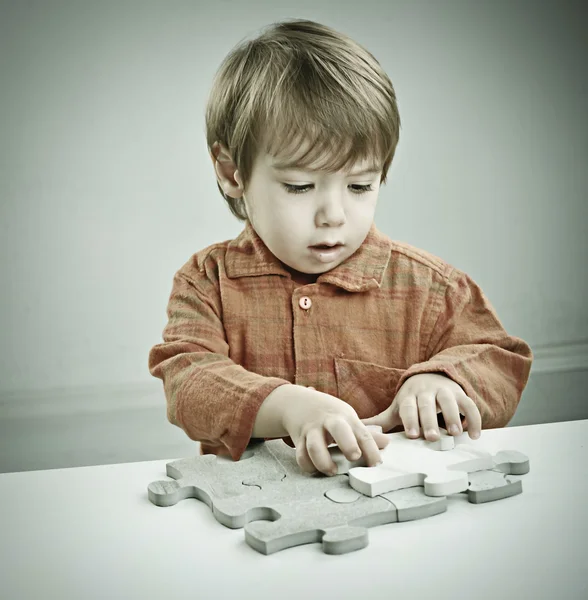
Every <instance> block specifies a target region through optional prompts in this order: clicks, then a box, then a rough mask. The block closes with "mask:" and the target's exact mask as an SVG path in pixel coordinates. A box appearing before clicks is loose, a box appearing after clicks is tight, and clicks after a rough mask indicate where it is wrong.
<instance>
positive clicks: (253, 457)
mask: <svg viewBox="0 0 588 600" xmlns="http://www.w3.org/2000/svg"><path fill="white" fill-rule="evenodd" d="M278 441H280V442H281V440H278ZM281 443H283V442H281ZM284 445H285V444H284ZM166 472H167V475H168V477H171V478H172V479H173V481H169V480H162V481H154V482H152V483H150V484H149V486H148V488H147V492H148V496H149V500H150V501H151V502H152V503H153V504H155V505H157V506H173V505H174V504H177V503H178V502H179V501H180V500H184V499H185V498H197V499H198V500H201V501H202V502H205V503H206V504H207V505H208V506H209V507H210V508H213V504H214V502H215V501H217V500H221V499H223V498H230V497H233V496H240V495H243V494H245V495H248V494H253V493H255V492H256V491H259V490H258V488H254V487H247V486H244V485H243V484H242V481H243V480H248V479H251V480H255V481H257V482H268V481H281V480H282V479H283V478H284V477H285V475H286V471H285V469H284V467H283V466H282V465H281V463H280V462H279V461H278V460H277V459H276V458H275V456H274V454H273V453H272V452H271V449H270V448H268V447H267V445H266V444H256V445H254V446H252V447H251V448H250V449H248V450H247V451H246V453H245V454H244V457H243V458H242V459H241V460H239V461H233V460H231V459H229V458H225V457H219V456H215V455H211V454H207V455H204V456H193V457H190V458H185V459H181V460H176V461H174V462H170V463H168V464H167V465H166Z"/></svg>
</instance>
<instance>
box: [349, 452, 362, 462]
mask: <svg viewBox="0 0 588 600" xmlns="http://www.w3.org/2000/svg"><path fill="white" fill-rule="evenodd" d="M360 456H361V452H360V451H359V450H356V451H355V452H352V453H351V460H357V459H358V458H359V457H360Z"/></svg>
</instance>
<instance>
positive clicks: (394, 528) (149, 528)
mask: <svg viewBox="0 0 588 600" xmlns="http://www.w3.org/2000/svg"><path fill="white" fill-rule="evenodd" d="M587 438H588V420H585V421H574V422H567V423H556V424H548V425H533V426H526V427H512V428H506V429H500V430H490V431H485V432H484V433H483V435H482V438H481V439H480V440H479V441H478V442H477V443H478V444H480V446H483V447H485V448H487V449H488V450H491V451H495V450H498V449H508V448H510V449H515V450H519V451H521V452H524V453H526V454H528V456H529V457H530V460H531V472H530V473H529V474H527V475H525V476H523V477H522V479H523V493H522V494H521V495H519V496H515V497H513V498H508V499H506V500H501V501H497V502H493V503H487V504H481V505H475V504H469V503H468V502H467V499H466V498H465V496H464V495H463V494H459V495H457V496H452V497H451V498H450V499H449V507H448V510H447V512H446V513H444V514H441V515H437V516H434V517H431V518H429V519H424V520H421V521H413V522H408V523H392V524H389V525H384V526H380V527H375V528H371V529H370V530H369V535H370V544H369V546H368V547H367V548H365V549H363V550H359V551H357V552H353V553H350V554H346V555H341V556H330V555H326V554H324V553H323V552H322V550H321V547H320V544H311V545H306V546H300V547H296V548H291V549H287V550H284V551H282V552H278V553H276V554H273V555H270V556H264V555H262V554H258V553H257V552H256V551H255V550H253V549H252V548H250V547H249V546H248V545H247V544H246V543H245V541H244V535H243V530H240V529H237V530H232V529H227V528H225V527H223V526H222V525H220V524H219V523H218V522H217V521H216V520H215V519H214V517H213V516H212V514H211V512H210V510H209V509H208V508H207V507H206V506H205V505H204V504H203V503H201V502H199V501H198V500H194V499H189V500H185V501H183V502H180V503H179V504H178V505H176V506H173V507H169V508H161V507H157V506H154V505H153V504H151V503H150V502H149V500H148V498H147V485H148V484H149V483H150V482H151V481H155V480H157V479H165V464H166V462H168V461H167V460H166V461H154V462H142V463H131V464H121V465H104V466H98V467H83V468H74V469H57V470H49V471H33V472H24V473H7V474H3V475H0V597H1V598H2V599H6V600H21V599H23V600H24V599H26V600H28V599H31V598H46V599H54V598H55V599H59V600H69V599H70V598H71V599H76V600H77V599H80V600H86V599H101V600H103V599H109V600H110V599H118V598H124V599H135V598H137V599H139V598H140V599H141V600H150V599H151V598H153V599H159V598H161V599H165V600H175V599H179V598H182V599H183V598H190V599H202V600H209V599H210V600H212V599H224V598H227V599H231V600H237V599H239V600H240V599H250V598H251V599H256V600H260V599H265V598H268V599H269V598H276V599H279V600H282V599H290V598H292V599H296V600H303V599H304V600H308V599H314V598H317V599H318V598H320V599H325V600H327V599H329V600H330V599H332V598H336V599H337V600H344V599H345V600H347V599H354V600H363V599H364V598H369V599H371V598H378V599H379V598H382V599H383V600H384V599H387V598H395V599H404V598H418V599H424V598H431V599H434V600H439V599H444V598H448V599H451V600H456V599H460V598H464V599H465V598H468V599H472V600H477V599H485V598H491V599H492V600H499V599H510V598H524V599H527V598H533V599H538V598H546V599H547V598H548V599H550V600H551V599H554V598H555V599H557V600H564V599H568V598H570V599H572V598H573V599H576V598H588V517H587V515H586V511H587V510H588V508H587V507H586V502H587V499H588V494H587V492H588V485H587V480H588V477H587V472H588V471H587V469H586V466H587V465H588V446H587Z"/></svg>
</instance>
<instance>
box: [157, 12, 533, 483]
mask: <svg viewBox="0 0 588 600" xmlns="http://www.w3.org/2000/svg"><path fill="white" fill-rule="evenodd" d="M206 126H207V141H208V148H209V152H210V156H211V159H212V163H213V165H214V168H215V172H216V177H217V185H218V188H219V190H220V192H221V194H222V195H223V197H224V198H225V200H226V201H227V203H228V205H229V207H230V209H231V211H232V213H233V214H234V215H235V216H236V217H237V218H239V219H241V220H243V221H244V222H245V227H244V230H243V232H242V233H241V234H240V235H239V236H238V237H237V238H236V239H234V240H229V241H225V242H221V243H217V244H214V245H212V246H209V247H208V248H205V249H204V250H201V251H200V252H197V253H196V254H194V256H192V258H191V259H190V260H189V261H188V262H187V263H186V264H185V265H184V266H183V267H182V268H181V269H180V270H179V271H178V272H177V273H176V275H175V277H174V281H173V288H172V291H171V296H170V300H169V305H168V317H169V321H168V323H167V325H166V327H165V330H164V332H163V340H164V341H163V343H161V344H158V345H156V346H154V347H153V348H152V350H151V352H150V355H149V369H150V372H151V374H152V375H154V376H155V377H159V378H161V379H162V380H163V382H164V389H165V394H166V398H167V406H168V413H167V414H168V418H169V420H170V422H171V423H173V424H175V425H178V426H179V427H181V428H182V429H183V430H184V431H185V432H186V434H187V435H188V436H189V437H190V438H191V439H193V440H198V441H200V442H202V452H203V453H216V454H219V453H223V454H229V455H230V456H231V457H232V458H233V459H234V460H238V459H239V458H240V456H241V455H242V453H243V451H244V450H245V448H246V447H247V445H248V444H249V442H250V441H251V439H252V438H262V439H268V438H279V437H282V438H285V439H286V440H287V441H291V442H292V443H293V445H294V446H295V447H296V455H297V460H298V464H299V465H300V467H301V468H302V469H304V470H306V471H316V470H318V471H320V472H323V473H327V474H332V473H334V469H335V465H334V464H333V462H332V460H331V458H330V454H329V452H328V450H327V445H328V444H330V443H333V442H334V443H336V444H338V445H339V446H340V448H341V450H342V451H343V453H344V454H345V456H346V457H347V458H348V459H349V460H355V459H357V458H359V457H360V456H361V455H364V458H365V460H366V462H367V464H368V465H375V464H377V463H378V462H379V461H380V449H381V448H383V447H384V446H385V444H386V438H385V436H384V435H383V434H378V433H374V432H373V431H372V430H370V429H368V427H367V425H369V424H374V425H380V426H382V428H383V431H384V432H388V431H396V430H403V429H404V430H405V431H406V435H408V436H409V437H411V438H418V437H419V436H420V435H421V431H422V433H423V435H424V437H425V438H426V439H429V440H434V439H437V438H438V436H439V425H442V426H443V427H445V428H447V430H448V431H449V433H450V434H452V435H457V434H460V433H462V431H463V430H467V431H468V433H469V435H470V437H471V438H473V439H476V438H477V437H479V435H480V431H481V429H482V428H491V427H503V426H505V425H506V424H507V423H508V421H509V420H510V419H511V418H512V416H513V414H514V412H515V410H516V407H517V405H518V402H519V400H520V398H521V394H522V392H523V389H524V387H525V385H526V383H527V379H528V376H529V373H530V368H531V362H532V354H531V350H530V348H529V346H528V345H527V344H526V343H525V342H524V341H523V340H521V339H518V338H515V337H512V336H509V335H508V334H507V332H506V331H505V330H504V328H503V326H502V325H501V323H500V321H499V319H498V317H497V316H496V313H495V312H494V309H493V308H492V306H491V305H490V303H489V301H488V300H487V299H486V297H485V296H484V294H483V292H482V291H481V289H480V288H479V287H478V286H477V285H476V283H475V282H474V281H473V280H472V279H471V278H470V277H468V276H467V275H466V274H465V273H463V272H461V271H459V270H458V269H456V268H453V267H452V266H450V265H448V264H447V263H445V262H444V261H442V260H441V259H439V258H437V257H436V256H433V255H431V254H429V253H427V252H425V251H422V250H418V249H416V248H414V247H412V246H410V245H408V244H405V243H399V242H395V241H392V240H391V239H389V238H388V237H387V236H385V235H383V234H382V233H381V232H380V231H378V229H377V228H376V227H375V225H374V212H375V209H376V202H377V199H378V192H379V186H380V185H381V184H382V183H385V181H386V176H387V172H388V169H389V167H390V164H391V162H392V158H393V156H394V152H395V149H396V145H397V143H398V136H399V128H400V118H399V115H398V109H397V105H396V96H395V92H394V88H393V86H392V83H391V82H390V80H389V78H388V77H387V75H386V73H385V72H384V71H383V69H382V68H381V66H380V64H379V63H378V62H377V60H376V59H375V58H374V57H373V56H372V55H371V54H370V53H369V52H368V51H367V50H365V49H364V48H363V47H362V46H360V45H358V44H357V43H355V42H354V41H353V40H351V39H349V38H348V37H346V36H344V35H342V34H341V33H338V32H336V31H334V30H332V29H330V28H328V27H326V26H323V25H320V24H318V23H315V22H312V21H306V20H292V21H285V22H282V23H278V24H275V25H274V26H272V27H270V28H268V29H267V30H266V31H265V32H264V33H263V34H262V35H261V36H259V37H258V38H257V39H255V40H253V41H250V42H248V43H245V44H242V45H241V46H239V47H237V48H235V49H234V50H233V51H232V52H231V53H230V54H229V56H228V57H227V58H226V59H225V61H224V62H223V64H222V65H221V68H220V69H219V71H218V73H217V75H216V78H215V81H214V83H213V88H212V91H211V94H210V98H209V101H208V106H207V112H206ZM462 415H463V416H464V417H465V418H464V419H463V420H462Z"/></svg>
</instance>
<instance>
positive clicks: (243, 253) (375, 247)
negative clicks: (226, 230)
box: [225, 220, 392, 292]
mask: <svg viewBox="0 0 588 600" xmlns="http://www.w3.org/2000/svg"><path fill="white" fill-rule="evenodd" d="M391 250H392V242H391V240H390V239H389V238H388V237H386V236H385V235H383V234H382V233H381V232H380V231H379V230H378V229H377V228H376V226H375V224H373V223H372V226H371V228H370V230H369V232H368V234H367V236H366V238H365V240H364V242H363V244H362V245H361V246H360V247H359V248H358V249H357V251H356V252H355V253H354V254H352V255H351V256H350V257H349V258H348V259H347V260H346V261H344V262H342V263H341V264H340V265H338V266H337V267H335V268H334V269H332V270H331V271H328V272H327V273H323V274H321V275H320V276H319V278H318V279H317V283H332V284H334V285H337V286H339V287H342V288H344V289H345V290H347V291H349V292H364V291H368V290H370V289H374V288H377V287H380V285H381V283H382V278H383V276H384V272H385V270H386V267H387V266H388V262H389V260H390V256H391ZM225 268H226V273H227V276H228V277H229V278H231V279H236V278H238V277H255V276H259V275H281V276H283V277H288V278H290V273H289V272H288V271H287V269H286V268H285V267H284V265H283V263H282V262H281V261H280V260H279V259H278V258H276V257H275V256H274V255H273V254H272V253H271V251H270V250H269V248H268V247H267V246H266V245H265V244H264V243H263V241H262V240H261V238H260V237H259V236H258V235H257V233H256V232H255V230H254V229H253V227H252V225H251V223H250V222H249V221H248V220H247V221H246V222H245V229H244V230H243V231H242V232H241V233H240V234H239V236H238V237H236V238H235V239H234V240H231V241H230V242H229V244H228V246H227V253H226V258H225Z"/></svg>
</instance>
